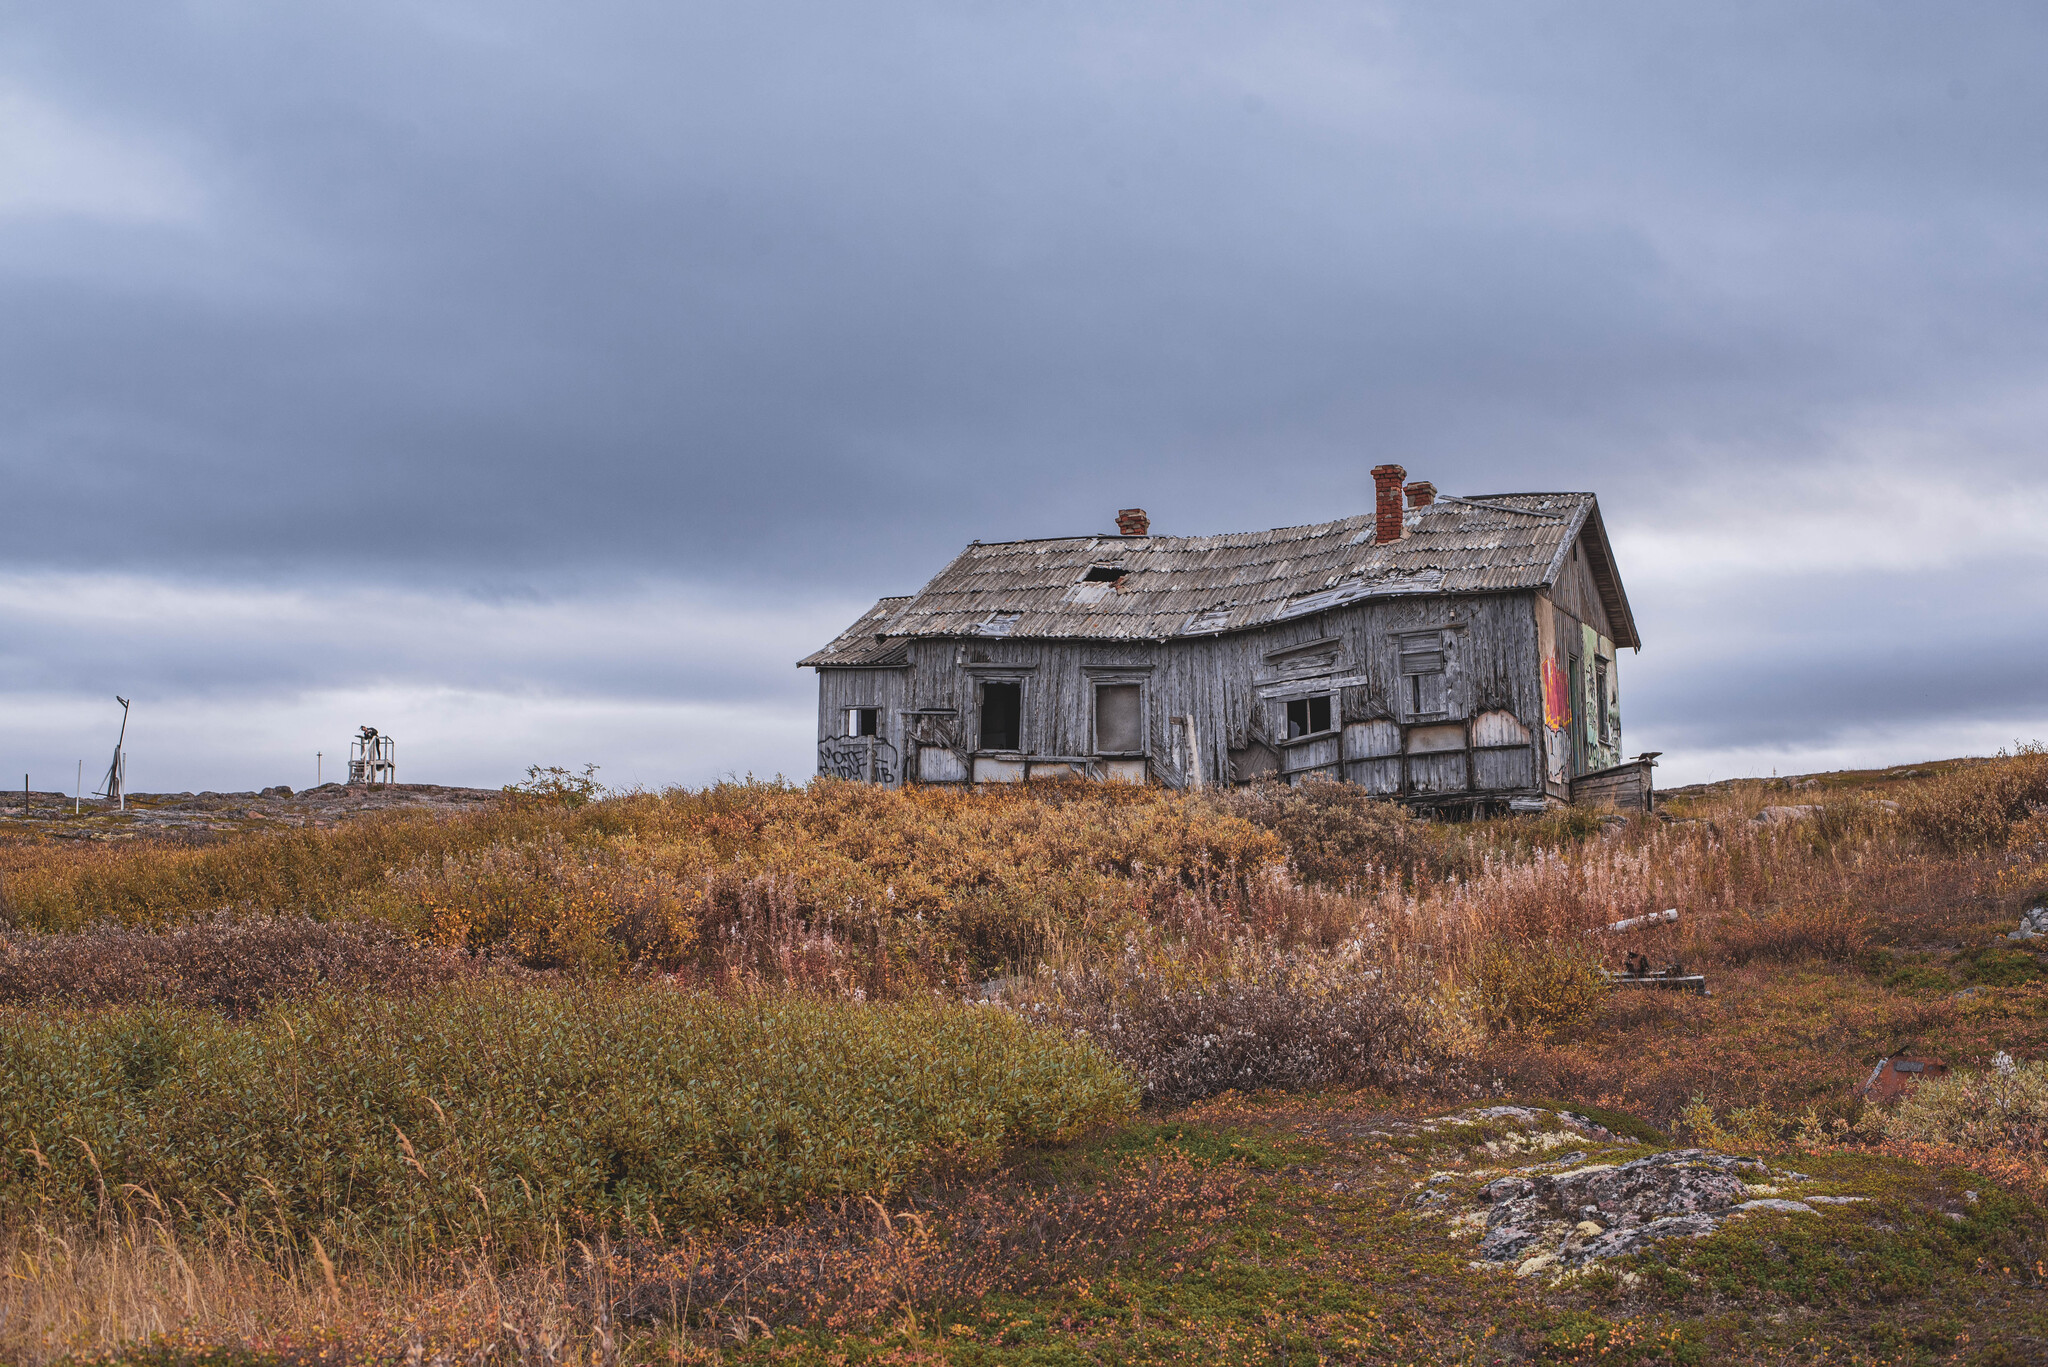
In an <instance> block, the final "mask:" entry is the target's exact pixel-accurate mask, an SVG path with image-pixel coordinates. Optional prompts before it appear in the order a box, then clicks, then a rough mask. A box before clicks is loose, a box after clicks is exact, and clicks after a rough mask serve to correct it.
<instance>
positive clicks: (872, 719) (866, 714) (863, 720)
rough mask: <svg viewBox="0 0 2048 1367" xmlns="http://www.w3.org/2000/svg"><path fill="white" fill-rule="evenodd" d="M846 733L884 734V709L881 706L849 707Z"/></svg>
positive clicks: (860, 734) (862, 734)
mask: <svg viewBox="0 0 2048 1367" xmlns="http://www.w3.org/2000/svg"><path fill="white" fill-rule="evenodd" d="M846 734H847V735H849V736H879V735H881V734H882V709H881V708H879V707H849V708H847V709H846Z"/></svg>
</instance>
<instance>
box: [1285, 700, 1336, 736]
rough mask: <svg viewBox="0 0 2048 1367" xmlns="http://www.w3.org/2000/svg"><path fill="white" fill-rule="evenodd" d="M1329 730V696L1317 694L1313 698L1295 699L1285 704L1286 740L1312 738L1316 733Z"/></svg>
mask: <svg viewBox="0 0 2048 1367" xmlns="http://www.w3.org/2000/svg"><path fill="white" fill-rule="evenodd" d="M1329 729H1330V695H1329V694H1327V693H1318V694H1316V696H1314V697H1313V698H1296V699H1295V700H1294V701H1292V702H1290V703H1288V704H1287V739H1289V740H1294V739H1296V738H1298V737H1301V736H1313V735H1315V734H1316V733H1317V732H1318V731H1327V730H1329Z"/></svg>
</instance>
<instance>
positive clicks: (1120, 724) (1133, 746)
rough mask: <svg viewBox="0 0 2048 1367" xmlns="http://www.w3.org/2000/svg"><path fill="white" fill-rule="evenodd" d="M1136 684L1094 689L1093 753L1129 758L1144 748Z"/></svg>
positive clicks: (1108, 685)
mask: <svg viewBox="0 0 2048 1367" xmlns="http://www.w3.org/2000/svg"><path fill="white" fill-rule="evenodd" d="M1139 703H1140V699H1139V696H1138V685H1136V684H1097V685H1095V751H1096V753H1097V754H1102V755H1130V754H1136V753H1137V752H1138V751H1140V750H1143V749H1144V748H1145V737H1144V719H1143V716H1142V714H1141V712H1140V710H1139Z"/></svg>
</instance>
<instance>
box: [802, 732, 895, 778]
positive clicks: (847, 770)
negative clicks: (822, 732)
mask: <svg viewBox="0 0 2048 1367" xmlns="http://www.w3.org/2000/svg"><path fill="white" fill-rule="evenodd" d="M818 772H819V773H820V774H823V775H825V776H826V777H828V778H845V779H852V780H854V781H856V782H859V783H885V784H894V783H895V782H896V777H897V775H896V747H895V746H893V745H891V744H889V742H888V741H886V740H884V739H882V738H881V737H880V736H833V737H832V738H831V739H829V740H824V741H820V742H818Z"/></svg>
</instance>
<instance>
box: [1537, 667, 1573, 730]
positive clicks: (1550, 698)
mask: <svg viewBox="0 0 2048 1367" xmlns="http://www.w3.org/2000/svg"><path fill="white" fill-rule="evenodd" d="M1543 724H1544V725H1545V726H1547V727H1549V728H1550V729H1551V730H1553V731H1562V730H1563V729H1564V728H1565V727H1567V726H1570V725H1571V724H1572V686H1571V676H1570V675H1568V674H1566V673H1565V672H1564V668H1563V666H1561V665H1559V664H1558V662H1557V661H1555V660H1545V661H1544V662H1543Z"/></svg>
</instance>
